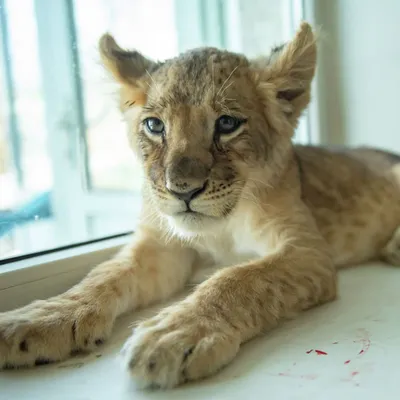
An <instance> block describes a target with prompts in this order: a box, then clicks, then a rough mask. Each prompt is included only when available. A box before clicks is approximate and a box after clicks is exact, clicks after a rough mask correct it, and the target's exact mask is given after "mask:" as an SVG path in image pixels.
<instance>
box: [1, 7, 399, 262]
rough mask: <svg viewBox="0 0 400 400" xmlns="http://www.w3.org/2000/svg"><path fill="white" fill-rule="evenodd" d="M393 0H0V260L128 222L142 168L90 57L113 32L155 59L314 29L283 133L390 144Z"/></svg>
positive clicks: (395, 61) (246, 47) (393, 138)
mask: <svg viewBox="0 0 400 400" xmlns="http://www.w3.org/2000/svg"><path fill="white" fill-rule="evenodd" d="M399 16H400V2H399V1H398V0H380V1H379V2H378V1H376V0H114V1H113V2H111V1H108V0H0V259H5V258H9V257H14V256H20V255H24V254H30V253H35V252H39V251H45V250H47V249H53V248H57V247H61V246H68V245H71V244H74V243H81V242H85V241H89V240H92V239H97V238H103V237H108V236H111V235H116V234H121V233H124V232H127V231H131V230H132V229H134V227H135V220H136V218H137V215H138V211H139V208H140V196H139V190H140V183H141V176H140V169H139V168H138V165H137V163H136V161H135V159H134V157H133V155H132V154H131V152H130V150H129V148H128V144H127V138H126V132H125V126H124V124H123V122H122V119H121V116H120V114H119V112H118V110H117V107H116V96H115V87H114V86H113V85H112V84H111V82H110V81H109V79H108V78H107V77H106V75H105V72H104V70H103V69H102V67H101V66H100V63H99V57H98V54H97V50H96V47H97V41H98V39H99V37H100V36H101V34H102V33H104V32H105V31H109V32H111V33H112V34H113V35H114V36H115V37H116V39H117V41H118V42H119V43H120V44H121V45H122V46H124V47H126V48H136V49H138V50H140V51H142V52H143V53H144V54H145V55H147V56H148V57H151V58H153V59H156V60H162V59H165V58H169V57H173V56H175V55H177V54H178V53H179V52H181V51H184V50H186V49H189V48H192V47H198V46H204V45H212V46H217V47H221V48H227V49H229V50H232V51H237V52H243V53H245V54H246V55H248V56H250V57H251V56H257V55H260V54H265V53H268V51H269V49H270V48H271V47H272V46H274V45H278V44H280V43H282V42H284V41H286V40H288V39H289V38H290V37H292V35H293V34H294V32H295V30H296V28H297V26H298V24H299V22H300V21H301V20H302V19H306V20H308V21H309V22H311V23H312V24H314V25H316V26H318V27H320V29H321V43H320V45H321V46H320V48H321V51H320V59H319V63H320V64H319V69H318V74H317V77H316V80H315V84H314V88H313V92H314V98H313V101H312V104H311V106H310V108H309V111H308V112H307V113H306V114H305V115H304V117H303V118H302V121H301V124H300V126H299V129H298V131H297V133H296V136H295V138H294V140H295V141H296V142H300V143H315V144H318V143H327V144H329V143H332V144H339V145H342V144H348V145H359V144H367V145H375V146H378V147H381V148H387V149H390V150H392V151H398V152H400V134H399V133H398V132H397V130H398V128H397V124H396V122H397V112H398V111H397V103H398V101H396V100H397V99H395V96H397V91H398V90H399V89H400V47H399V46H398V44H397V36H396V34H398V33H400V28H399V26H400V25H398V17H399Z"/></svg>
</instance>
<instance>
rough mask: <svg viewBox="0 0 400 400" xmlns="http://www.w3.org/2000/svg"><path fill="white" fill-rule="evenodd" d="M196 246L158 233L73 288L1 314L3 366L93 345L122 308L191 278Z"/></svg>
mask: <svg viewBox="0 0 400 400" xmlns="http://www.w3.org/2000/svg"><path fill="white" fill-rule="evenodd" d="M193 260H194V252H193V250H189V249H185V248H183V247H181V246H180V244H179V243H175V244H174V243H173V242H169V243H168V246H166V245H164V244H163V243H161V242H160V241H159V239H158V238H157V237H155V235H154V234H153V233H152V232H148V231H144V230H142V231H140V232H137V233H135V237H134V243H133V244H132V245H131V246H129V247H127V248H125V249H124V250H123V251H121V252H120V253H119V254H118V255H117V256H116V257H115V258H114V259H112V260H110V261H107V262H105V263H103V264H101V265H99V266H98V267H96V268H94V269H93V270H92V271H91V272H90V273H89V275H88V276H87V277H86V278H85V279H84V280H83V281H82V282H80V283H79V284H78V285H76V286H75V287H73V288H72V289H70V290H69V291H68V292H66V293H64V294H62V295H59V296H56V297H53V298H50V299H48V300H44V301H43V300H40V301H36V302H33V303H32V304H30V305H28V306H26V307H23V308H20V309H17V310H13V311H9V312H5V313H0V369H1V368H13V367H18V366H32V365H39V364H47V363H49V362H51V361H57V360H62V359H65V358H67V357H68V356H69V355H70V354H71V353H72V352H74V351H78V350H84V351H88V350H92V349H94V348H95V347H97V346H99V345H100V344H102V343H103V341H104V340H105V339H106V338H107V337H108V336H109V335H110V333H111V330H112V327H113V324H114V321H115V319H116V317H117V316H118V315H120V314H121V313H123V312H125V311H127V310H129V309H133V308H137V307H141V306H145V305H147V304H149V303H151V302H154V301H157V300H162V299H164V298H167V297H168V296H170V295H171V294H172V293H174V292H176V291H178V290H179V289H180V288H182V287H183V286H184V283H185V282H186V281H187V279H188V277H189V275H190V271H191V265H192V263H193Z"/></svg>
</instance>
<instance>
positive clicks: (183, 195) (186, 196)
mask: <svg viewBox="0 0 400 400" xmlns="http://www.w3.org/2000/svg"><path fill="white" fill-rule="evenodd" d="M205 189H206V184H204V185H203V186H202V187H198V188H196V189H193V190H189V191H188V192H175V191H174V190H170V191H169V192H170V193H171V194H173V195H174V196H175V197H176V198H178V199H179V200H183V201H184V202H185V203H186V204H189V203H190V201H191V200H193V199H194V198H195V197H197V196H198V195H199V194H201V193H203V192H204V190H205Z"/></svg>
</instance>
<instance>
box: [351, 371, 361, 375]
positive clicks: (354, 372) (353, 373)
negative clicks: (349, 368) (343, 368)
mask: <svg viewBox="0 0 400 400" xmlns="http://www.w3.org/2000/svg"><path fill="white" fill-rule="evenodd" d="M358 374H359V372H358V371H353V372H352V373H351V376H356V375H358Z"/></svg>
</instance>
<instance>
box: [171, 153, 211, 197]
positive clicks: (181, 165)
mask: <svg viewBox="0 0 400 400" xmlns="http://www.w3.org/2000/svg"><path fill="white" fill-rule="evenodd" d="M209 173H210V166H209V165H207V163H205V162H204V161H203V160H201V159H199V158H195V157H193V158H191V157H187V156H183V157H175V158H174V159H173V160H172V161H171V162H170V163H169V165H168V166H167V168H166V171H165V187H166V188H167V190H168V191H169V192H170V193H171V194H173V195H174V196H175V197H176V198H178V199H180V200H183V201H185V202H186V204H188V203H189V202H190V201H191V200H193V199H194V198H195V197H197V196H198V195H199V194H200V193H202V192H204V190H205V189H206V185H207V180H208V175H209Z"/></svg>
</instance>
